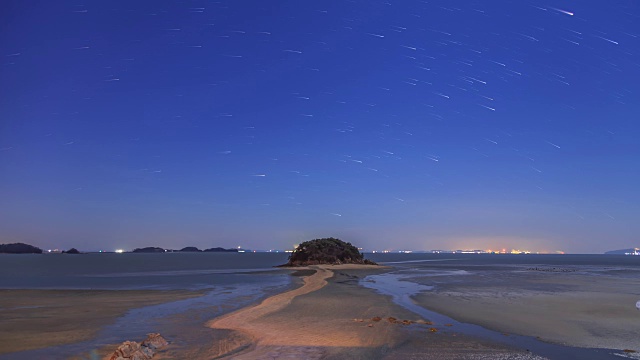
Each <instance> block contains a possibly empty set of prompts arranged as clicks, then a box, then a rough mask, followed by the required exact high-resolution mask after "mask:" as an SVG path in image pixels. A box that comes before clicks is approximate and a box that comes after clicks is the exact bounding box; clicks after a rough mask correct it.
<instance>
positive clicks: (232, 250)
mask: <svg viewBox="0 0 640 360" xmlns="http://www.w3.org/2000/svg"><path fill="white" fill-rule="evenodd" d="M204 252H238V249H225V248H221V247H214V248H211V249H206V250H204Z"/></svg>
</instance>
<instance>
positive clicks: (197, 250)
mask: <svg viewBox="0 0 640 360" xmlns="http://www.w3.org/2000/svg"><path fill="white" fill-rule="evenodd" d="M178 251H181V252H200V249H198V248H197V247H195V246H187V247H185V248H182V249H180V250H178Z"/></svg>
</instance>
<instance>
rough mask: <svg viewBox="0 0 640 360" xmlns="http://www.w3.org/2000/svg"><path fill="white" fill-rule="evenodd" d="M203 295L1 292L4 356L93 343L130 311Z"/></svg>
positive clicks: (0, 351) (0, 332)
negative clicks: (107, 327)
mask: <svg viewBox="0 0 640 360" xmlns="http://www.w3.org/2000/svg"><path fill="white" fill-rule="evenodd" d="M200 295H201V293H200V292H194V291H157V290H145V291H137V290H131V291H130V290H0V354H3V353H11V352H15V351H23V350H33V349H38V348H44V347H48V346H55V345H63V344H70V343H75V342H80V341H84V340H89V339H91V338H93V337H94V336H95V335H96V334H97V332H98V331H99V330H100V328H101V327H103V326H105V325H108V324H110V323H112V322H113V321H115V319H117V318H118V317H120V316H122V315H124V314H125V313H126V312H127V310H129V309H133V308H138V307H143V306H149V305H155V304H160V303H165V302H170V301H177V300H181V299H187V298H191V297H197V296H200Z"/></svg>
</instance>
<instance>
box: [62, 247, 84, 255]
mask: <svg viewBox="0 0 640 360" xmlns="http://www.w3.org/2000/svg"><path fill="white" fill-rule="evenodd" d="M62 253H63V254H80V251H78V249H76V248H71V249H69V250H67V251H63V252H62Z"/></svg>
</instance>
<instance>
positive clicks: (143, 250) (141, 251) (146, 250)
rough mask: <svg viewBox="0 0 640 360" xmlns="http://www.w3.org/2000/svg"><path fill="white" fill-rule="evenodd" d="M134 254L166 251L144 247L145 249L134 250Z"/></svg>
mask: <svg viewBox="0 0 640 360" xmlns="http://www.w3.org/2000/svg"><path fill="white" fill-rule="evenodd" d="M132 252H134V253H163V252H165V251H164V249H163V248H159V247H153V246H149V247H144V248H136V249H133V251H132Z"/></svg>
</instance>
